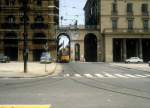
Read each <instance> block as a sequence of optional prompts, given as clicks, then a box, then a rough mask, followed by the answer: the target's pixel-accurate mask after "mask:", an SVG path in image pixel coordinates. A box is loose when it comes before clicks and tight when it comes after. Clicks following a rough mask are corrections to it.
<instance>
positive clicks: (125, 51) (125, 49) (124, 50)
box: [123, 39, 127, 60]
mask: <svg viewBox="0 0 150 108" xmlns="http://www.w3.org/2000/svg"><path fill="white" fill-rule="evenodd" d="M126 58H127V46H126V39H123V60H126Z"/></svg>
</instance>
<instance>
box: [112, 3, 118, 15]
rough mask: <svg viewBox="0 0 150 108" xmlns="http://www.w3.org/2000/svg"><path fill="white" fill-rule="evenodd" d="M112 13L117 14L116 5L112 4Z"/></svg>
mask: <svg viewBox="0 0 150 108" xmlns="http://www.w3.org/2000/svg"><path fill="white" fill-rule="evenodd" d="M112 13H117V4H116V3H112Z"/></svg>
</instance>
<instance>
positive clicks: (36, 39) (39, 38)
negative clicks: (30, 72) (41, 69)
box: [33, 32, 47, 61]
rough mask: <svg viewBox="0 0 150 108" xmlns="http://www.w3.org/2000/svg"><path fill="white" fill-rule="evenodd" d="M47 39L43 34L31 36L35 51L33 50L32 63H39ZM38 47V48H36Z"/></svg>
mask: <svg viewBox="0 0 150 108" xmlns="http://www.w3.org/2000/svg"><path fill="white" fill-rule="evenodd" d="M46 42H47V39H46V35H45V34H44V33H42V32H41V33H34V34H33V44H34V47H35V48H36V49H33V61H40V57H41V54H42V52H45V49H44V45H46ZM38 45H39V46H38Z"/></svg>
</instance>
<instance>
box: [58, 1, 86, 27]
mask: <svg viewBox="0 0 150 108" xmlns="http://www.w3.org/2000/svg"><path fill="white" fill-rule="evenodd" d="M86 1H87V0H60V17H61V16H63V20H62V24H63V25H69V24H74V23H75V20H78V25H79V24H80V25H83V24H84V11H83V8H84V5H85V3H86ZM60 24H61V21H60Z"/></svg>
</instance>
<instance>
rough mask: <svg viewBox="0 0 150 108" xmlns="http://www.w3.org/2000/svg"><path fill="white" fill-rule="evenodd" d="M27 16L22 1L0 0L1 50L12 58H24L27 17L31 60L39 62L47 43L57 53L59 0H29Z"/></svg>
mask: <svg viewBox="0 0 150 108" xmlns="http://www.w3.org/2000/svg"><path fill="white" fill-rule="evenodd" d="M26 1H28V4H27V6H28V12H27V16H24V14H23V0H0V53H4V54H5V55H7V56H9V57H10V59H11V60H14V61H22V60H23V43H24V37H23V32H24V24H23V22H24V20H27V34H28V60H29V61H38V60H39V59H40V56H41V53H42V52H43V51H45V49H44V46H45V45H46V43H47V44H48V50H50V51H51V53H52V54H51V55H52V56H55V55H56V42H55V25H58V23H59V0H26Z"/></svg>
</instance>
